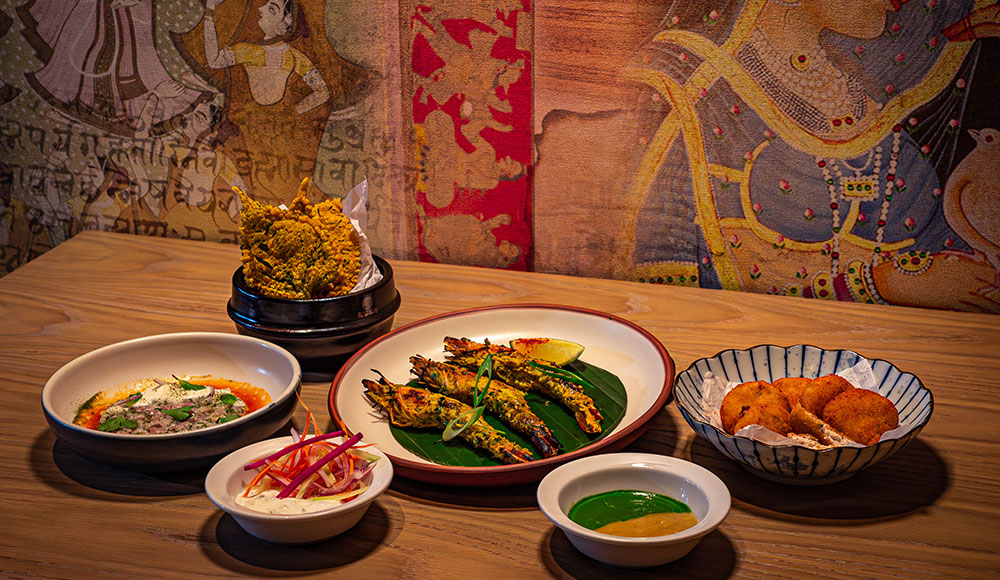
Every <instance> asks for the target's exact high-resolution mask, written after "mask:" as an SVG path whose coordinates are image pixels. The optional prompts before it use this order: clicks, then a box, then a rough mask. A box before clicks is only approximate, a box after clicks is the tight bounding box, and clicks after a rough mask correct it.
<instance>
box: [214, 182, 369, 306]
mask: <svg viewBox="0 0 1000 580" xmlns="http://www.w3.org/2000/svg"><path fill="white" fill-rule="evenodd" d="M308 186H309V179H308V178H306V179H303V180H302V185H301V186H300V187H299V191H298V194H297V195H296V196H295V199H293V200H292V202H291V203H290V204H289V206H288V207H287V208H285V207H275V206H271V205H264V204H262V203H259V202H257V201H255V200H253V199H250V197H249V196H247V195H246V194H245V193H244V192H243V191H240V190H239V188H234V189H235V190H236V192H237V193H238V194H239V196H240V201H241V202H242V204H243V206H242V208H241V210H240V218H241V219H240V247H241V249H242V250H243V255H242V262H243V276H244V278H245V279H246V282H247V285H248V286H250V287H251V288H253V289H254V290H256V291H258V292H260V293H261V294H262V295H264V296H269V297H272V298H291V299H310V298H328V297H331V296H342V295H344V294H347V293H348V292H350V291H351V289H352V288H354V285H355V284H357V281H358V275H359V274H360V272H361V239H360V237H359V235H358V232H357V231H356V230H355V229H354V226H353V224H351V221H350V219H349V218H348V217H347V216H346V215H344V212H343V204H342V202H341V200H339V199H327V200H325V201H322V202H319V203H316V204H313V203H311V202H310V201H309V199H308V197H307V196H306V191H307V190H308Z"/></svg>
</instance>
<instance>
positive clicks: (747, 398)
mask: <svg viewBox="0 0 1000 580" xmlns="http://www.w3.org/2000/svg"><path fill="white" fill-rule="evenodd" d="M765 405H767V406H774V407H776V408H781V409H782V410H784V412H785V417H784V421H785V422H786V423H787V422H788V418H787V413H788V411H789V409H790V407H789V405H788V399H787V398H786V397H785V395H784V394H782V392H781V390H780V389H778V388H777V387H775V386H774V385H772V384H771V383H768V382H767V381H753V382H750V383H743V384H741V385H737V386H736V387H734V388H733V389H732V390H731V391H729V392H728V393H726V396H725V397H724V398H723V399H722V406H721V407H720V409H719V418H720V419H721V420H722V427H723V428H724V429H725V430H726V431H728V432H729V433H735V432H736V431H738V429H735V428H734V427H735V426H736V424H737V423H738V422H739V421H740V419H742V418H743V417H744V416H745V415H747V414H748V413H753V414H754V415H755V416H759V415H760V414H761V413H762V410H761V409H758V408H757V407H761V406H765ZM746 424H747V425H749V424H750V423H746Z"/></svg>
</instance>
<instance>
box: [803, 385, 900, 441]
mask: <svg viewBox="0 0 1000 580" xmlns="http://www.w3.org/2000/svg"><path fill="white" fill-rule="evenodd" d="M822 417H823V420H824V421H826V422H827V423H829V424H830V426H831V427H833V428H834V429H836V430H837V431H839V432H841V433H843V434H844V435H846V436H848V437H850V438H851V439H853V440H855V441H857V442H858V443H861V444H864V445H873V444H875V443H878V440H879V438H881V437H882V434H883V433H885V432H886V431H888V430H890V429H895V428H896V427H898V426H899V412H898V411H897V410H896V406H895V405H893V404H892V401H890V400H889V399H886V398H885V397H883V396H882V395H880V394H878V393H876V392H874V391H869V390H867V389H851V390H849V391H844V392H842V393H840V394H839V395H837V396H836V397H834V399H833V400H832V401H830V402H829V403H827V404H826V406H825V407H823V414H822Z"/></svg>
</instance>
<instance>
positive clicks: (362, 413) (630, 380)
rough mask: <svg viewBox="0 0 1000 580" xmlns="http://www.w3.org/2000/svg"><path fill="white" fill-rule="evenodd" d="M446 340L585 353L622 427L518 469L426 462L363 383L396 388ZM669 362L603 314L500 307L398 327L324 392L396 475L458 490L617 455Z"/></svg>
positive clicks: (342, 420) (656, 347) (524, 479)
mask: <svg viewBox="0 0 1000 580" xmlns="http://www.w3.org/2000/svg"><path fill="white" fill-rule="evenodd" d="M445 336H454V337H464V338H470V339H472V340H477V341H481V340H483V339H486V338H488V339H489V340H490V342H493V343H495V344H504V345H506V344H507V343H508V341H510V340H512V339H515V338H526V337H527V338H533V337H551V338H562V339H566V340H571V341H573V342H578V343H580V344H582V345H584V346H585V347H586V350H585V351H584V352H583V355H582V356H581V357H580V359H581V360H583V361H585V362H587V363H589V364H592V365H596V366H598V367H600V368H602V369H604V370H606V371H608V372H611V373H614V374H615V375H617V376H618V378H619V379H621V381H622V383H623V384H624V386H625V391H626V394H627V396H628V402H627V404H626V408H625V414H624V416H623V417H622V419H621V421H619V423H618V424H617V425H616V426H615V427H614V429H612V430H611V432H610V433H607V434H605V435H604V436H603V437H602V438H600V439H598V440H596V441H595V442H594V443H591V444H590V445H587V446H585V447H581V448H579V449H576V450H574V451H570V452H568V453H565V454H563V455H557V456H555V457H548V458H544V459H537V460H535V461H531V462H528V463H522V464H517V465H497V466H475V467H460V466H448V465H440V464H437V463H433V462H431V461H428V460H426V459H424V458H422V457H420V456H418V455H416V454H414V453H412V452H410V451H409V450H407V449H406V448H404V447H403V446H402V445H400V444H399V443H398V442H397V441H396V439H395V438H394V437H393V435H392V433H391V431H390V430H389V423H388V421H387V420H386V419H384V418H383V417H382V415H381V414H380V413H378V412H377V411H376V410H375V409H374V408H373V407H372V405H371V403H370V402H369V401H368V399H367V397H366V396H365V394H364V387H363V386H362V383H361V380H362V379H372V380H377V378H378V377H377V375H376V374H375V373H374V372H373V371H372V369H378V370H379V371H380V372H382V373H383V374H384V375H385V376H386V378H388V379H389V380H390V381H393V382H396V383H406V382H407V381H409V380H410V379H411V378H412V375H410V363H409V357H410V356H412V355H417V354H419V355H422V356H425V357H427V358H431V359H434V360H438V361H440V360H444V344H443V339H444V337H445ZM673 377H674V362H673V360H672V359H671V358H670V355H669V354H668V353H667V350H666V349H665V348H664V347H663V345H662V344H660V341H658V340H657V339H656V337H654V336H653V335H652V334H650V333H649V332H647V331H646V330H644V329H642V328H640V327H639V326H637V325H635V324H633V323H631V322H629V321H627V320H625V319H622V318H619V317H617V316H614V315H612V314H607V313H604V312H598V311H594V310H586V309H583V308H575V307H572V306H560V305H548V304H524V305H501V306H490V307H484V308H474V309H470V310H461V311H458V312H450V313H447V314H442V315H440V316H435V317H431V318H427V319H424V320H420V321H417V322H414V323H412V324H409V325H407V326H403V327H401V328H398V329H396V330H394V331H392V332H390V333H388V334H386V335H384V336H382V337H380V338H378V339H376V340H375V341H373V342H371V343H369V344H368V345H367V346H366V347H364V348H363V349H362V350H360V351H359V352H358V353H357V354H355V355H354V356H353V357H352V358H351V359H350V360H348V361H347V362H346V363H345V364H344V366H343V367H342V368H341V369H340V372H339V373H337V376H336V377H335V378H334V380H333V385H332V387H331V389H330V397H329V408H330V414H331V416H332V417H333V419H334V421H335V422H337V423H338V424H341V425H343V426H344V427H346V429H347V430H348V431H350V432H352V433H356V432H358V431H360V432H362V433H363V434H364V439H365V441H368V442H370V443H375V444H377V445H378V447H379V449H381V450H382V451H383V452H385V453H386V455H388V456H389V458H390V459H391V460H392V463H393V466H394V467H395V470H396V474H397V475H399V476H401V477H408V478H411V479H416V480H420V481H426V482H430V483H438V484H444V485H460V486H497V485H516V484H521V483H529V482H533V481H538V480H540V479H541V478H542V477H544V476H545V474H546V473H548V472H549V471H551V470H552V469H554V468H555V467H557V466H559V465H562V464H563V463H566V462H567V461H571V460H573V459H576V458H578V457H583V456H585V455H590V454H592V453H596V452H609V451H617V450H620V449H621V448H623V447H625V446H626V445H628V444H629V443H631V442H632V441H634V440H635V439H636V438H637V437H638V436H639V435H641V434H642V433H643V431H645V429H646V427H647V423H648V422H649V421H650V420H651V419H652V418H653V417H654V416H655V415H656V414H657V413H658V412H659V411H660V409H661V408H662V407H663V405H664V404H665V403H666V402H667V398H668V397H669V396H670V390H671V387H672V384H673Z"/></svg>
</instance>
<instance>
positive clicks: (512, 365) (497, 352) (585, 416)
mask: <svg viewBox="0 0 1000 580" xmlns="http://www.w3.org/2000/svg"><path fill="white" fill-rule="evenodd" d="M444 349H445V350H446V351H448V353H449V354H450V355H451V359H450V362H453V363H455V364H457V365H459V366H462V367H465V368H467V369H477V368H479V365H480V364H481V363H482V362H483V359H485V358H486V355H487V354H490V353H492V354H493V372H494V373H495V374H496V376H497V377H499V378H500V380H502V381H503V382H505V383H507V384H508V385H510V386H512V387H514V388H516V389H521V390H523V391H535V392H540V393H542V394H544V395H547V396H549V397H551V398H553V399H555V400H556V401H558V402H559V403H561V404H563V405H565V406H566V407H567V408H569V409H570V410H571V411H573V413H574V414H575V415H576V422H577V423H578V424H579V425H580V428H581V429H583V430H584V431H585V432H587V433H600V432H601V420H602V419H603V418H604V417H602V416H601V412H600V411H598V410H597V407H596V406H595V405H594V400H593V399H591V398H590V397H589V396H587V395H586V394H585V393H584V392H583V387H581V386H580V385H577V384H575V383H571V382H570V381H567V380H564V379H561V378H558V377H553V376H551V375H549V374H547V373H545V372H543V371H542V370H540V369H539V368H537V367H536V366H534V365H532V362H533V360H532V359H530V358H528V357H526V356H524V355H522V354H521V353H519V352H517V351H516V350H514V349H512V348H507V347H505V346H500V345H497V344H490V343H489V341H487V342H486V343H485V344H484V343H479V342H475V341H472V340H469V339H467V338H453V337H450V336H448V337H445V339H444Z"/></svg>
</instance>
